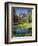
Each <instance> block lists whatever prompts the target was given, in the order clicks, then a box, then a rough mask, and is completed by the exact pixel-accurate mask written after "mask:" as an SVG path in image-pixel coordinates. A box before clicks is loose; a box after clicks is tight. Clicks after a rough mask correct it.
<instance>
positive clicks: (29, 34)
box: [16, 33, 32, 36]
mask: <svg viewBox="0 0 38 46" xmlns="http://www.w3.org/2000/svg"><path fill="white" fill-rule="evenodd" d="M16 36H32V34H31V33H28V34H16Z"/></svg>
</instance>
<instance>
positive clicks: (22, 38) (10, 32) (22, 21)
mask: <svg viewBox="0 0 38 46" xmlns="http://www.w3.org/2000/svg"><path fill="white" fill-rule="evenodd" d="M27 42H37V4H30V3H20V2H6V3H5V43H6V44H10V43H27Z"/></svg>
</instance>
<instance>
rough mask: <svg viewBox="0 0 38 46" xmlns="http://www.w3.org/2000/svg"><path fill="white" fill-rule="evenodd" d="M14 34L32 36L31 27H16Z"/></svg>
mask: <svg viewBox="0 0 38 46" xmlns="http://www.w3.org/2000/svg"><path fill="white" fill-rule="evenodd" d="M14 36H16V37H19V36H32V29H31V28H30V29H27V28H26V29H25V28H16V29H15V30H14Z"/></svg>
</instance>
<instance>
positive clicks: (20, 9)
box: [15, 8, 32, 14]
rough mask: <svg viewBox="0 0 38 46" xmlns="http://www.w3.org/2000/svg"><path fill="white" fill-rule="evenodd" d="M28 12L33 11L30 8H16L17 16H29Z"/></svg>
mask: <svg viewBox="0 0 38 46" xmlns="http://www.w3.org/2000/svg"><path fill="white" fill-rule="evenodd" d="M28 10H29V11H30V13H31V12H32V9H30V8H15V11H16V14H19V13H25V14H28Z"/></svg>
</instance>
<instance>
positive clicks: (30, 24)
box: [17, 22, 32, 28]
mask: <svg viewBox="0 0 38 46" xmlns="http://www.w3.org/2000/svg"><path fill="white" fill-rule="evenodd" d="M17 27H18V28H19V27H20V28H30V27H32V23H27V22H24V23H21V24H18V25H17Z"/></svg>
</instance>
